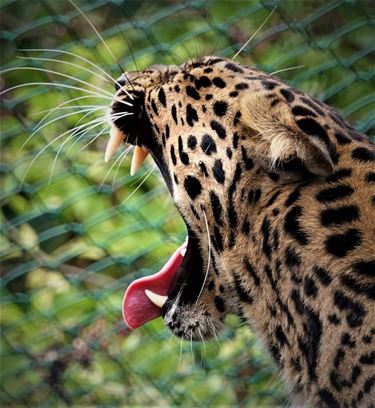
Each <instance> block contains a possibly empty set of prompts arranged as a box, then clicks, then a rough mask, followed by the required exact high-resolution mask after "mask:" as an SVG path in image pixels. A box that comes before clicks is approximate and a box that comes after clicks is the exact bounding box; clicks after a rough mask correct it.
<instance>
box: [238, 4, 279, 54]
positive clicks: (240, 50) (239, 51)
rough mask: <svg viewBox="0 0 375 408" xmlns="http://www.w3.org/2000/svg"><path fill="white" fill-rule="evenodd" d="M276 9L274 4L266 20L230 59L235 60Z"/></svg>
mask: <svg viewBox="0 0 375 408" xmlns="http://www.w3.org/2000/svg"><path fill="white" fill-rule="evenodd" d="M276 8H277V4H275V7H274V8H273V9H272V11H271V12H270V14H268V16H267V18H266V19H265V20H264V21H263V23H262V24H261V25H260V27H259V28H258V29H257V30H256V31H255V33H254V34H253V35H252V36H251V37H250V38H249V39H248V40H247V41H246V42H245V44H244V45H243V46H242V47H241V48H240V49H239V50H238V51H237V52H236V53H235V54H234V56H233V57H232V59H233V60H234V59H236V58H237V57H238V55H239V54H240V53H241V52H242V50H243V49H244V48H246V46H247V45H248V44H249V43H250V42H251V41H252V40H253V38H254V37H255V36H256V35H257V34H258V33H259V31H260V30H261V29H262V28H263V26H264V25H265V24H266V23H267V21H268V20H269V19H270V17H271V16H272V14H273V13H274V11H275V10H276Z"/></svg>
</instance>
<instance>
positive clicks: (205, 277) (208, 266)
mask: <svg viewBox="0 0 375 408" xmlns="http://www.w3.org/2000/svg"><path fill="white" fill-rule="evenodd" d="M202 213H203V216H204V222H205V225H206V229H207V239H208V260H207V270H206V274H205V276H204V281H203V284H202V287H201V290H200V292H199V295H198V297H197V300H196V301H195V304H197V303H198V301H199V298H200V297H201V294H202V292H203V289H204V286H205V284H206V281H207V276H208V272H209V270H210V264H211V238H210V232H209V230H208V222H207V216H206V212H205V211H204V210H202Z"/></svg>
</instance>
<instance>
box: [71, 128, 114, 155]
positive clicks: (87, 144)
mask: <svg viewBox="0 0 375 408" xmlns="http://www.w3.org/2000/svg"><path fill="white" fill-rule="evenodd" d="M107 125H108V124H107V123H106V124H105V125H104V127H103V130H101V131H100V132H99V133H98V134H97V135H96V136H95V137H94V138H93V139H92V140H90V141H89V142H88V143H86V144H85V145H84V146H83V147H81V148H80V149H79V151H80V152H81V151H82V150H84V149H86V147H88V146H90V144H91V143H93V142H95V140H96V139H98V138H99V136H101V135H102V134H103V133H104V131H105V130H106V128H107ZM76 142H78V140H77V141H76ZM76 142H74V143H73V145H72V146H71V147H70V148H69V150H68V151H67V154H68V153H69V151H70V149H71V148H72V147H74V145H75V144H76Z"/></svg>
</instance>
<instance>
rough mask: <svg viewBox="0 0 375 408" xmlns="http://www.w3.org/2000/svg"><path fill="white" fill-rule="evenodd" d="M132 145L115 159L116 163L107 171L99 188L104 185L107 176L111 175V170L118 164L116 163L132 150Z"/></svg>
mask: <svg viewBox="0 0 375 408" xmlns="http://www.w3.org/2000/svg"><path fill="white" fill-rule="evenodd" d="M131 148H132V146H129V147H127V148H126V149H125V150H124V151H123V152H122V153H121V154H120V156H119V157H118V158H117V159H116V160H115V161H114V163H113V164H112V165H111V167H110V168H109V170H108V171H107V173H106V175H105V176H104V177H103V180H102V182H101V183H100V186H99V189H101V188H102V187H103V185H104V182H105V181H106V180H107V177H108V175H109V173H110V172H111V170H112V169H113V167H114V166H115V165H116V163H118V162H119V160H121V159H122V158H123V157H124V155H126V154H127V153H128V152H129V151H130V150H131Z"/></svg>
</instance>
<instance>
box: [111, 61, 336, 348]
mask: <svg viewBox="0 0 375 408" xmlns="http://www.w3.org/2000/svg"><path fill="white" fill-rule="evenodd" d="M117 82H118V86H117V90H116V94H115V98H114V100H113V102H112V105H111V115H112V126H113V128H114V131H115V132H116V134H117V135H120V137H121V140H122V141H124V142H127V143H130V144H133V145H136V146H138V147H142V149H144V150H146V151H147V152H149V153H150V154H151V155H152V157H153V159H154V160H155V162H156V164H157V165H158V167H159V169H160V171H161V174H162V175H163V177H164V180H165V182H166V184H167V186H168V189H169V191H170V193H171V196H172V198H173V201H174V203H175V205H176V206H177V208H178V211H179V212H180V214H181V216H182V217H183V219H184V221H185V224H186V228H187V233H188V244H187V248H186V254H185V256H184V258H183V260H182V262H181V264H180V265H179V268H178V271H177V273H176V275H175V277H174V279H173V282H172V284H171V286H170V288H169V290H168V293H167V296H168V300H167V301H166V302H165V304H164V305H163V307H162V312H161V313H162V315H163V318H164V321H165V323H166V325H167V326H168V327H169V328H170V329H171V330H172V331H173V333H175V334H176V335H178V336H181V337H184V338H186V339H189V340H190V339H192V340H201V339H202V338H207V337H210V336H212V335H213V334H214V333H215V332H216V331H217V330H218V329H219V328H220V327H221V325H222V322H223V319H224V318H225V316H226V315H227V314H228V313H235V314H241V309H240V307H239V304H240V300H241V301H243V300H244V299H245V300H246V301H248V302H251V301H252V300H251V294H250V293H251V285H253V284H254V280H252V281H251V280H249V281H247V280H246V279H245V278H244V277H243V276H242V275H239V274H237V273H236V268H237V265H238V259H240V260H241V263H243V262H244V261H245V263H246V259H247V256H248V253H247V252H246V251H247V249H246V248H247V247H248V241H249V239H250V238H249V231H250V230H251V228H252V226H251V211H252V207H251V201H252V202H256V201H257V200H259V196H260V194H262V192H263V191H272V189H273V188H275V185H278V184H280V183H285V182H288V181H290V180H294V179H296V178H297V179H298V178H301V177H306V175H308V176H309V177H314V176H318V177H319V176H322V175H327V174H329V173H330V172H331V171H332V168H333V166H334V161H335V152H334V149H333V148H332V146H331V145H330V142H329V140H328V138H327V137H326V130H325V129H324V128H323V127H322V126H321V125H320V124H319V123H318V121H316V120H315V118H316V116H318V115H319V113H317V111H319V110H320V108H319V106H318V105H315V103H314V102H312V101H310V102H309V100H308V99H306V98H305V103H298V104H296V101H297V99H300V98H303V95H302V96H301V94H300V93H299V92H298V91H296V90H294V89H292V88H290V87H289V86H287V85H286V84H284V83H282V82H281V81H280V80H278V79H276V78H274V77H272V76H269V75H267V74H265V73H263V72H261V71H259V70H257V69H253V68H249V67H244V66H242V65H239V64H236V63H234V62H233V61H231V60H228V59H223V58H217V57H204V58H201V59H198V60H196V61H192V62H189V63H185V64H183V65H181V66H161V65H158V66H152V67H150V68H148V69H146V70H144V71H141V72H131V73H128V74H127V75H126V76H125V75H123V76H122V77H120V78H119V80H118V81H117ZM306 101H307V102H306ZM314 105H315V106H314ZM122 113H124V115H122ZM125 113H126V115H125ZM332 120H339V118H336V119H335V118H334V117H333V118H332ZM251 239H252V240H257V239H258V237H257V236H256V235H253V236H252V238H251ZM249 268H250V265H249ZM248 273H249V275H250V274H251V270H250V269H249V271H248ZM255 284H256V282H255Z"/></svg>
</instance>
